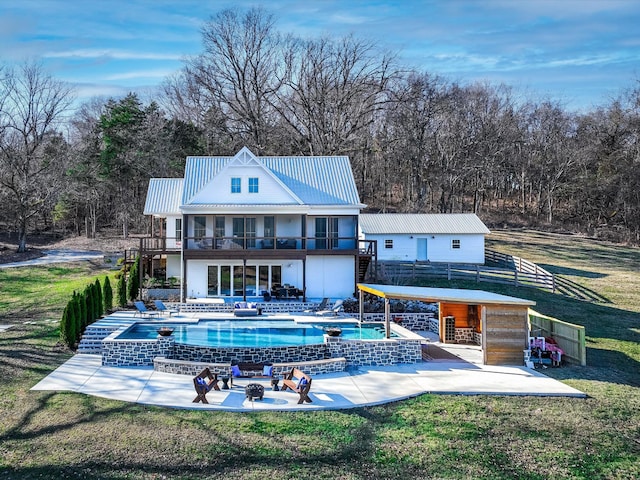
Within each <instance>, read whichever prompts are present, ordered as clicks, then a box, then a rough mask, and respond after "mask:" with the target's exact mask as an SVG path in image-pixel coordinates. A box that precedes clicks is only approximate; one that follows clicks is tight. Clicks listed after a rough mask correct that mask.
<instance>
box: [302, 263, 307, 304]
mask: <svg viewBox="0 0 640 480" xmlns="http://www.w3.org/2000/svg"><path fill="white" fill-rule="evenodd" d="M302 301H303V302H306V301H307V257H304V258H303V259H302Z"/></svg>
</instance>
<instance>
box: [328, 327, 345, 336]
mask: <svg viewBox="0 0 640 480" xmlns="http://www.w3.org/2000/svg"><path fill="white" fill-rule="evenodd" d="M324 332H325V333H326V334H327V335H329V336H330V337H339V336H340V335H342V329H341V328H338V327H329V328H327V329H326V330H325V331H324Z"/></svg>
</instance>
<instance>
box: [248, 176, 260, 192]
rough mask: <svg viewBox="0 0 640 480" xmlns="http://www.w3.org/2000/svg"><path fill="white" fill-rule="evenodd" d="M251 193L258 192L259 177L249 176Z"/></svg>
mask: <svg viewBox="0 0 640 480" xmlns="http://www.w3.org/2000/svg"><path fill="white" fill-rule="evenodd" d="M249 193H258V177H251V178H249Z"/></svg>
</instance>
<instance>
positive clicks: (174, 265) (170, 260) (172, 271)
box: [167, 255, 181, 278]
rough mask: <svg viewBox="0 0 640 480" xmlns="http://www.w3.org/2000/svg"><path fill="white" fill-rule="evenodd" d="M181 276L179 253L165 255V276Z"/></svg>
mask: <svg viewBox="0 0 640 480" xmlns="http://www.w3.org/2000/svg"><path fill="white" fill-rule="evenodd" d="M171 277H176V278H180V277H181V271H180V255H167V278H171Z"/></svg>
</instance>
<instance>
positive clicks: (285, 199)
mask: <svg viewBox="0 0 640 480" xmlns="http://www.w3.org/2000/svg"><path fill="white" fill-rule="evenodd" d="M234 177H237V178H240V179H241V192H240V193H231V178H234ZM254 177H255V178H258V179H259V180H258V193H249V178H254ZM190 203H191V204H198V203H204V204H223V205H225V204H242V205H251V204H261V205H264V204H291V203H299V202H297V200H295V198H294V197H293V196H292V195H291V194H290V193H289V192H288V191H287V190H286V189H285V188H284V187H283V186H282V184H280V183H279V182H278V181H276V180H275V179H274V178H273V177H272V176H271V175H270V174H269V173H267V172H266V171H265V169H264V168H262V167H260V166H257V165H254V166H230V167H228V168H226V169H225V170H223V171H222V172H220V174H219V175H217V176H216V177H214V178H213V179H212V180H211V182H209V184H208V185H206V186H205V187H204V188H202V190H200V191H199V192H198V194H197V195H195V196H194V198H193V199H192V200H191V202H190Z"/></svg>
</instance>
